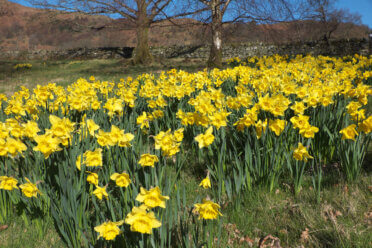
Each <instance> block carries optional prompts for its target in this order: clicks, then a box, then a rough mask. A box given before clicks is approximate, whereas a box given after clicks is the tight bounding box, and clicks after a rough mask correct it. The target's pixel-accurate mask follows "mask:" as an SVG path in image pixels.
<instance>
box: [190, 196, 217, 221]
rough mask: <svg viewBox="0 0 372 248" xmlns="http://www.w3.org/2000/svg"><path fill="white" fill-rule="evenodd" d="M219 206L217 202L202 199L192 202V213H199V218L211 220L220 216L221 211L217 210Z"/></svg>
mask: <svg viewBox="0 0 372 248" xmlns="http://www.w3.org/2000/svg"><path fill="white" fill-rule="evenodd" d="M220 208H221V207H220V205H218V204H217V203H214V202H212V201H210V200H207V199H204V200H203V203H196V204H194V210H193V213H198V214H199V220H200V219H205V220H213V219H217V217H218V216H222V214H221V212H220V211H219V209H220Z"/></svg>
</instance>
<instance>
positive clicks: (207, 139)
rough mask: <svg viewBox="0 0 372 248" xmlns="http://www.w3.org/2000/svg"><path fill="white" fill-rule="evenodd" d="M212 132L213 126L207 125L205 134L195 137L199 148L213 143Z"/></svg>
mask: <svg viewBox="0 0 372 248" xmlns="http://www.w3.org/2000/svg"><path fill="white" fill-rule="evenodd" d="M212 133H213V127H209V128H208V129H207V131H205V134H199V135H198V136H196V137H195V140H196V141H197V142H198V144H199V148H203V147H206V146H209V145H210V144H212V143H213V141H214V136H213V134H212Z"/></svg>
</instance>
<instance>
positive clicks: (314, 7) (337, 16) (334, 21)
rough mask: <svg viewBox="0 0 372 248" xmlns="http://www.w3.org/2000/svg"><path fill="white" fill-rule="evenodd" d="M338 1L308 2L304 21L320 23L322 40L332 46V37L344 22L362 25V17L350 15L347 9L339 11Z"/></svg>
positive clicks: (319, 0) (307, 0)
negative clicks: (336, 4)
mask: <svg viewBox="0 0 372 248" xmlns="http://www.w3.org/2000/svg"><path fill="white" fill-rule="evenodd" d="M336 2H337V0H306V3H307V6H308V7H307V12H306V13H304V19H310V20H314V21H317V22H319V30H318V31H319V32H320V35H321V38H322V39H323V40H324V41H325V42H326V43H327V44H328V45H330V39H331V35H332V34H333V32H334V31H336V30H337V28H338V27H339V25H340V24H341V23H343V22H347V23H355V24H360V20H361V18H360V15H358V14H355V13H350V12H349V11H348V10H346V9H337V8H336V7H335V3H336Z"/></svg>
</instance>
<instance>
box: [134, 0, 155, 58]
mask: <svg viewBox="0 0 372 248" xmlns="http://www.w3.org/2000/svg"><path fill="white" fill-rule="evenodd" d="M138 7H139V8H138V10H139V11H138V16H137V17H138V19H137V27H136V29H137V30H136V31H137V47H136V49H135V56H134V60H133V62H134V64H145V65H147V64H151V62H152V59H153V58H152V56H151V53H150V47H149V29H150V20H149V18H148V17H147V13H146V6H145V5H144V4H143V6H138Z"/></svg>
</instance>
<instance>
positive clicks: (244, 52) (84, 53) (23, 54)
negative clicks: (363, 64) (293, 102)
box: [0, 39, 371, 60]
mask: <svg viewBox="0 0 372 248" xmlns="http://www.w3.org/2000/svg"><path fill="white" fill-rule="evenodd" d="M370 42H371V41H370ZM134 52H135V51H134V48H133V47H108V48H77V49H70V50H57V51H47V50H37V51H3V52H0V59H12V60H17V59H18V60H21V59H23V60H33V59H95V58H96V59H108V58H131V57H132V56H133V54H134ZM151 53H152V54H153V55H154V56H155V57H164V58H177V57H178V58H201V59H205V58H208V55H209V46H206V45H199V46H172V47H152V48H151ZM370 53H371V51H370V48H369V41H368V40H367V39H353V40H337V41H332V42H331V43H330V44H327V43H325V42H307V43H292V44H286V45H269V44H264V43H252V44H239V45H232V44H225V45H224V46H223V51H222V54H223V57H224V58H225V59H227V58H232V57H241V58H245V57H251V56H264V55H266V56H269V55H273V54H281V55H285V54H288V55H297V54H304V55H305V54H311V55H330V56H345V55H354V54H363V55H368V54H370Z"/></svg>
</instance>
